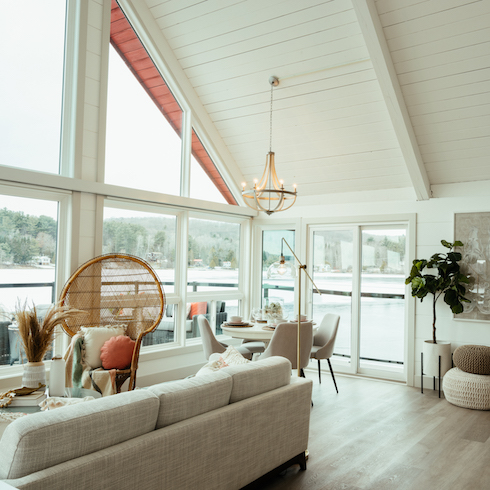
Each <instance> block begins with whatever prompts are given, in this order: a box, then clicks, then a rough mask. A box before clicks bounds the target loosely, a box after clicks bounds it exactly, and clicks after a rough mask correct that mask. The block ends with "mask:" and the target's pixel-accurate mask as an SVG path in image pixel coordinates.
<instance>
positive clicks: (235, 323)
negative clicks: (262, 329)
mask: <svg viewBox="0 0 490 490" xmlns="http://www.w3.org/2000/svg"><path fill="white" fill-rule="evenodd" d="M223 325H224V326H226V327H253V324H252V323H249V322H244V321H243V318H242V317H241V316H232V317H230V320H229V321H228V322H224V323H223Z"/></svg>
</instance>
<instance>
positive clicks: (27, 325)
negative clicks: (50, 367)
mask: <svg viewBox="0 0 490 490" xmlns="http://www.w3.org/2000/svg"><path fill="white" fill-rule="evenodd" d="M84 313H85V312H83V311H81V310H79V309H75V308H70V307H66V306H57V305H54V306H52V307H51V308H50V309H49V310H48V311H47V312H46V314H45V316H44V318H43V319H42V320H41V321H39V317H38V314H37V312H36V307H35V305H33V306H32V308H27V303H25V304H24V306H23V307H20V306H19V305H17V308H16V311H15V319H16V321H17V325H18V331H19V337H20V339H21V342H22V345H23V348H24V352H25V355H26V357H27V361H28V362H27V364H25V365H24V373H23V376H22V384H23V386H25V387H27V388H37V387H38V385H39V383H41V384H43V385H46V368H45V365H44V362H43V359H44V357H45V355H46V353H47V351H48V349H49V348H50V347H51V344H52V342H53V340H54V335H55V330H56V327H57V326H58V325H61V324H62V322H64V321H66V320H70V319H73V318H75V317H80V316H81V315H82V314H84Z"/></svg>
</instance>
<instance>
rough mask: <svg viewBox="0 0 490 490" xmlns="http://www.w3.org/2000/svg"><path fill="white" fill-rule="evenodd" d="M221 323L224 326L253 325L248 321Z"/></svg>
mask: <svg viewBox="0 0 490 490" xmlns="http://www.w3.org/2000/svg"><path fill="white" fill-rule="evenodd" d="M222 325H223V326H225V327H236V328H240V327H253V325H252V324H251V323H248V322H240V323H230V322H226V323H223V324H222Z"/></svg>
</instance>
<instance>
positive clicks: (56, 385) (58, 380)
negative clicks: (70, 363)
mask: <svg viewBox="0 0 490 490" xmlns="http://www.w3.org/2000/svg"><path fill="white" fill-rule="evenodd" d="M65 364H66V363H65V360H64V359H63V358H62V357H61V356H55V357H53V359H52V360H51V366H50V368H49V385H48V389H49V396H65Z"/></svg>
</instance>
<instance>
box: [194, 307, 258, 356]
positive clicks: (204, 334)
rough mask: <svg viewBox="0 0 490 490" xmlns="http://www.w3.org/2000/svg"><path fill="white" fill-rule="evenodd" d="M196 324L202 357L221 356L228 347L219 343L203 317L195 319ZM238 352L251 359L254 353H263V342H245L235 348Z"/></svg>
mask: <svg viewBox="0 0 490 490" xmlns="http://www.w3.org/2000/svg"><path fill="white" fill-rule="evenodd" d="M197 323H198V325H199V331H200V332H201V340H202V348H203V350H204V357H205V358H206V359H209V356H210V355H211V354H214V353H218V354H221V353H223V352H224V351H225V350H226V348H227V347H228V345H227V344H224V343H222V342H219V341H218V339H217V338H216V337H215V335H214V333H213V331H212V330H211V326H210V325H209V322H208V319H207V318H206V317H205V316H204V315H199V316H198V317H197ZM236 349H237V350H238V352H240V354H241V355H242V356H243V357H246V358H247V359H250V360H251V359H252V357H253V355H254V354H256V353H260V352H264V343H263V342H247V344H245V345H239V346H237V347H236Z"/></svg>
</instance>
